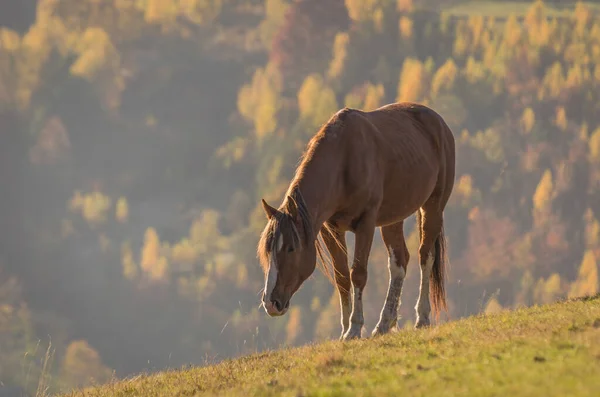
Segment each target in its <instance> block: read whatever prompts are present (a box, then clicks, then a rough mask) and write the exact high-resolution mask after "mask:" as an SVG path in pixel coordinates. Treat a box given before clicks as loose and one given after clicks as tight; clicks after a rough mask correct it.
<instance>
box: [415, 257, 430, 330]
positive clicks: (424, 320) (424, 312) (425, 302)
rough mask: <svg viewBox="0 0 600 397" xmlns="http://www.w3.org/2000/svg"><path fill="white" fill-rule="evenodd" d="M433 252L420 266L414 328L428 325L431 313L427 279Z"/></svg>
mask: <svg viewBox="0 0 600 397" xmlns="http://www.w3.org/2000/svg"><path fill="white" fill-rule="evenodd" d="M433 259H434V252H430V253H429V256H427V260H426V261H425V266H421V288H420V290H419V300H418V301H417V306H416V307H415V309H416V310H417V322H416V325H415V326H416V327H417V328H420V327H423V326H427V325H429V324H430V321H429V314H430V313H431V303H430V302H429V277H430V276H431V269H432V268H433Z"/></svg>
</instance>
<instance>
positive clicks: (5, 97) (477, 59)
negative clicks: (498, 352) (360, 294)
mask: <svg viewBox="0 0 600 397" xmlns="http://www.w3.org/2000/svg"><path fill="white" fill-rule="evenodd" d="M440 4H443V5H440ZM394 101H416V102H420V103H424V104H426V105H428V106H430V107H432V108H433V109H434V110H436V111H437V112H439V113H440V114H441V115H442V116H443V117H444V118H445V120H446V121H447V123H448V124H449V126H450V127H451V129H452V130H453V132H454V134H455V138H456V150H457V163H456V166H457V175H456V182H455V187H454V192H453V195H452V197H451V200H450V203H449V205H448V207H447V209H446V212H445V228H446V235H447V239H448V250H449V255H450V266H449V269H448V280H447V290H448V301H449V310H448V313H447V314H444V315H442V317H441V319H440V321H451V320H455V319H458V318H461V317H464V316H468V315H472V314H476V313H481V312H493V311H498V310H503V309H505V308H515V307H518V306H522V305H525V306H529V305H533V304H540V303H549V302H553V301H555V300H557V299H561V298H566V297H578V296H584V295H589V294H594V293H597V292H599V290H600V287H599V264H600V5H598V4H595V3H593V2H581V1H560V2H558V1H545V2H543V1H540V0H537V1H494V0H487V1H465V0H452V1H444V2H442V1H437V0H328V1H321V0H19V1H18V2H2V3H1V4H0V142H1V144H0V184H1V186H2V189H0V391H1V390H2V387H3V386H4V387H11V388H12V387H14V388H18V389H21V390H26V391H28V392H29V393H32V394H35V393H36V391H38V392H39V391H40V390H41V391H49V392H56V391H61V390H68V389H70V388H73V387H80V386H85V385H89V384H91V383H92V382H105V381H108V380H110V379H111V378H112V377H113V376H115V377H126V376H132V375H134V374H136V373H139V372H143V371H154V370H162V369H165V368H180V367H181V366H184V365H203V364H206V363H213V362H216V361H219V360H222V359H225V358H230V357H235V356H239V355H242V354H247V353H251V352H256V351H262V350H264V349H276V348H280V347H282V346H289V345H298V344H303V343H308V342H315V341H320V340H324V339H331V338H337V337H338V336H339V333H340V331H341V328H340V318H339V310H340V309H339V302H338V295H337V292H336V291H335V289H334V287H333V286H332V284H331V283H330V282H329V281H328V280H327V278H326V277H325V276H324V275H323V274H321V273H320V272H319V271H315V273H314V275H313V276H312V277H311V278H310V279H309V280H308V281H307V283H305V285H304V286H303V287H302V289H301V290H300V291H299V292H298V293H297V294H296V295H295V296H294V298H293V299H292V302H291V307H290V310H289V312H288V314H286V315H285V316H283V317H280V318H269V317H268V316H267V315H266V314H265V312H264V310H263V309H262V308H261V307H260V306H259V305H260V293H261V290H262V287H263V283H264V278H263V273H262V270H261V268H260V266H259V265H258V261H257V258H256V245H257V242H258V239H259V234H260V232H261V231H262V229H263V227H264V225H265V222H266V218H265V214H264V212H263V209H262V207H261V204H260V199H261V198H263V197H264V198H265V199H266V200H267V201H268V202H269V203H271V204H273V205H275V204H277V205H278V204H279V203H280V202H281V200H282V199H283V194H284V193H285V190H286V189H287V187H288V184H289V181H290V179H291V177H292V175H293V172H294V170H295V167H296V165H297V164H298V159H299V158H300V155H301V154H302V152H303V150H304V148H305V145H306V143H307V142H308V140H309V139H310V137H311V136H312V135H313V134H314V133H315V132H316V131H317V130H318V129H319V128H320V126H321V125H322V124H323V123H324V122H325V121H327V120H328V119H329V117H331V115H332V114H333V113H335V112H336V111H337V110H339V109H340V108H342V107H344V106H348V107H353V108H359V109H364V110H372V109H375V108H377V107H379V106H381V105H384V104H387V103H390V102H394ZM414 225H415V222H414V217H411V218H410V219H409V220H408V221H407V222H406V224H405V234H406V236H407V241H408V247H409V250H410V253H411V259H410V263H409V266H408V275H407V279H406V281H405V282H404V290H403V294H402V305H401V308H400V315H401V316H402V318H401V320H400V326H405V327H408V328H412V326H413V324H414V317H415V313H414V305H415V302H416V298H417V294H418V288H419V282H418V279H419V270H418V263H417V247H418V235H417V234H416V232H415V227H414ZM348 238H349V242H350V246H351V245H352V241H353V240H352V235H351V234H349V235H348ZM350 252H352V250H350ZM387 284H388V271H387V252H386V250H385V248H384V247H383V245H382V242H381V237H380V235H379V232H377V233H376V236H375V240H374V245H373V250H372V254H371V257H370V264H369V281H368V284H367V286H366V289H365V295H364V299H365V301H364V306H365V307H364V312H365V323H366V324H365V326H366V328H367V329H368V330H370V329H372V328H373V326H374V325H375V323H376V322H377V320H378V318H379V312H380V309H381V304H382V302H383V300H384V298H385V294H386V291H387Z"/></svg>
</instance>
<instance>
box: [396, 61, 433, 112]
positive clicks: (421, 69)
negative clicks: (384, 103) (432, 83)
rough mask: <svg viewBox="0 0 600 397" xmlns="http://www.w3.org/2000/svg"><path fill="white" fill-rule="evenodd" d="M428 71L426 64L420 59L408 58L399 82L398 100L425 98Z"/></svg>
mask: <svg viewBox="0 0 600 397" xmlns="http://www.w3.org/2000/svg"><path fill="white" fill-rule="evenodd" d="M427 82H428V79H427V73H426V71H425V65H424V64H423V63H421V62H420V61H419V60H418V59H414V58H406V60H405V61H404V64H403V65H402V71H401V72H400V80H399V82H398V96H397V97H396V100H397V101H399V102H403V101H416V102H418V101H420V100H422V99H424V98H423V97H424V93H425V92H426V89H427Z"/></svg>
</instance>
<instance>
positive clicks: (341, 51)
mask: <svg viewBox="0 0 600 397" xmlns="http://www.w3.org/2000/svg"><path fill="white" fill-rule="evenodd" d="M349 41H350V36H349V35H348V33H346V32H340V33H338V34H336V35H335V39H334V41H333V58H332V60H331V62H330V63H329V70H328V71H327V76H328V77H329V78H330V79H336V78H339V77H340V76H341V75H342V73H343V72H344V65H345V63H346V58H347V57H348V42H349Z"/></svg>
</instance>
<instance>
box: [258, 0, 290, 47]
mask: <svg viewBox="0 0 600 397" xmlns="http://www.w3.org/2000/svg"><path fill="white" fill-rule="evenodd" d="M288 7H289V4H288V3H287V2H285V1H284V0H265V18H264V20H263V21H262V22H261V24H260V28H259V29H260V39H261V41H262V43H263V45H264V46H265V48H267V49H270V48H271V43H272V41H273V37H274V35H275V33H277V31H278V30H279V28H280V27H281V25H282V24H283V22H284V20H285V19H284V18H285V13H286V11H287V10H288Z"/></svg>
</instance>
